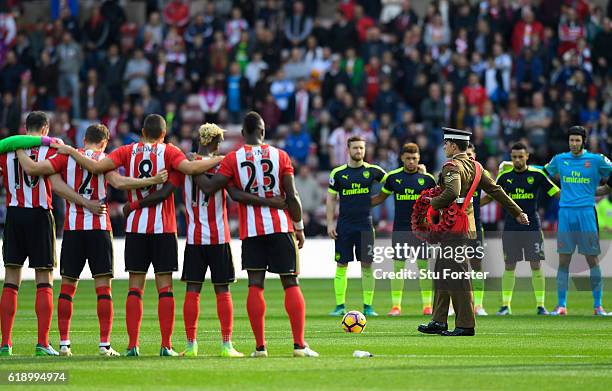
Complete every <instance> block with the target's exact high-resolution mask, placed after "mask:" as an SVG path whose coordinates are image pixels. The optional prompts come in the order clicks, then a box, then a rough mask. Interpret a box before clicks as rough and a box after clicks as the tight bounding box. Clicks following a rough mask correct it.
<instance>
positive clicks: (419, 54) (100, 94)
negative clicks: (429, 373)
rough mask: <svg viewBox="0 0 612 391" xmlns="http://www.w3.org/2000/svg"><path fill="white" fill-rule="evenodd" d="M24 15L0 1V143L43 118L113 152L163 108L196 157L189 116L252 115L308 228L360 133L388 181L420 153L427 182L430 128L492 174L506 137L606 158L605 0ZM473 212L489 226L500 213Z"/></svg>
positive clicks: (609, 88)
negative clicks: (462, 140) (29, 19)
mask: <svg viewBox="0 0 612 391" xmlns="http://www.w3.org/2000/svg"><path fill="white" fill-rule="evenodd" d="M25 3H27V1H23V0H22V1H19V0H13V1H10V0H9V1H3V2H0V7H2V8H3V9H0V12H1V13H0V91H1V93H2V99H1V102H0V137H5V136H8V135H11V134H15V133H17V132H20V131H21V130H22V129H21V126H22V117H23V113H26V112H28V111H30V110H45V111H48V112H50V113H52V114H53V120H52V127H51V132H52V134H53V135H54V136H57V137H62V138H64V139H65V141H67V142H69V143H72V144H74V145H80V143H81V141H82V136H83V133H84V130H85V129H86V127H87V126H88V125H89V124H91V123H93V122H103V123H104V124H106V125H107V126H108V128H109V129H110V131H111V134H112V141H111V143H110V148H116V147H117V146H119V145H122V144H126V143H130V142H133V141H136V140H138V137H139V132H140V128H141V124H142V119H143V118H144V116H146V115H147V114H149V113H160V114H162V115H163V116H164V117H165V118H166V121H167V123H168V130H169V132H168V141H169V142H173V143H175V144H176V145H178V146H180V147H181V148H182V149H183V150H185V151H193V150H195V149H196V148H197V134H196V132H195V130H196V129H197V125H198V122H201V121H208V122H216V123H219V124H220V125H221V126H226V127H231V126H232V125H237V124H239V123H240V121H241V117H242V115H243V114H244V113H245V112H246V111H247V110H251V109H254V110H257V111H258V112H260V113H261V115H262V116H263V118H264V120H265V122H266V125H267V132H268V136H267V137H268V138H269V139H270V140H272V142H274V143H276V144H279V145H281V146H282V147H284V148H285V149H286V150H287V152H288V153H289V154H290V155H291V157H292V158H293V159H294V160H295V161H296V164H297V165H298V166H300V170H301V172H300V173H299V174H298V187H302V188H303V194H308V196H303V199H304V204H305V209H306V211H307V212H308V215H309V216H311V217H313V220H315V221H314V222H313V224H312V225H311V229H312V231H311V232H313V233H318V232H320V231H321V229H320V228H321V227H320V226H319V225H318V223H316V216H317V213H318V212H317V211H319V210H320V207H321V204H322V201H321V199H322V198H321V197H322V195H321V194H320V193H319V194H315V193H316V191H317V189H319V190H322V189H320V186H318V187H317V189H315V190H312V189H311V187H312V185H313V183H321V181H320V180H318V179H317V178H320V177H321V176H320V175H318V174H317V173H321V172H325V171H329V170H330V168H332V167H333V166H336V165H339V164H343V163H345V162H346V160H347V151H346V140H347V139H348V138H349V137H351V136H354V135H360V136H363V137H365V138H366V140H367V141H368V150H367V156H368V157H367V159H368V160H369V161H372V162H376V163H377V164H379V165H381V166H382V167H383V168H385V169H391V168H394V167H396V166H397V165H398V156H397V151H398V150H399V147H400V146H401V145H402V144H403V143H404V142H408V141H412V142H416V143H417V144H418V145H419V146H420V149H421V159H422V163H424V164H425V165H427V167H428V168H429V170H430V171H431V172H435V171H436V170H437V169H438V168H439V167H440V165H441V163H442V161H443V156H442V155H441V150H440V145H441V140H442V132H441V129H440V127H441V126H451V127H455V128H461V129H471V130H472V131H473V134H474V136H473V142H474V144H475V146H476V152H477V155H478V160H480V161H481V162H483V164H485V166H486V168H488V169H489V170H491V171H492V172H493V173H495V171H496V170H497V165H498V163H499V162H500V161H501V160H503V159H507V158H508V155H509V148H510V146H511V145H512V143H513V142H516V141H524V142H525V143H527V144H528V145H529V147H530V149H531V151H532V154H531V160H530V162H531V163H534V164H543V163H545V162H546V161H547V160H548V159H549V158H550V157H551V156H552V155H553V154H555V153H559V152H563V151H566V150H567V137H566V131H567V129H568V128H569V127H570V126H572V125H574V124H582V125H584V126H586V127H587V128H588V129H589V132H590V133H589V141H588V148H589V149H590V150H591V151H594V152H601V153H604V154H607V155H609V154H610V151H611V149H612V124H611V123H610V119H609V116H610V115H611V114H612V66H611V64H612V50H611V48H612V22H611V20H610V18H611V16H612V15H611V14H612V5H611V3H612V1H609V2H608V4H607V7H603V8H602V7H601V6H597V5H596V4H595V2H594V1H589V0H516V1H509V0H483V1H469V0H432V1H429V2H427V6H426V9H425V10H424V12H419V13H417V12H416V11H415V10H414V9H413V4H411V1H410V0H367V1H366V0H343V1H331V0H327V1H316V0H303V1H288V0H285V1H280V0H259V1H250V0H242V1H241V0H234V1H231V0H225V1H207V2H198V1H193V2H189V1H183V0H169V1H162V0H160V1H157V0H153V1H151V0H148V1H143V2H142V3H143V4H144V5H145V7H142V8H141V9H142V10H143V12H146V15H145V19H146V22H145V23H144V24H142V25H138V24H136V23H134V22H133V21H132V20H134V19H135V18H134V17H133V16H134V15H129V14H128V13H127V12H126V8H125V7H124V5H125V4H124V3H125V2H122V1H116V0H106V1H99V2H97V1H96V2H89V3H87V4H89V5H90V6H89V7H84V6H83V4H81V3H82V2H78V1H59V0H53V1H51V2H50V3H51V9H50V10H49V13H48V15H50V19H49V20H46V19H45V20H42V19H41V20H39V21H37V22H36V23H26V22H24V21H22V19H24V18H23V13H22V12H23V9H24V7H25V5H26V4H25ZM196 3H197V4H196ZM196 5H198V7H196ZM194 8H197V10H195V9H194ZM144 10H146V11H144ZM194 106H195V107H194ZM194 109H195V111H196V115H194ZM300 184H303V186H301V185H300ZM300 190H302V189H300ZM313 192H315V193H313ZM115 197H118V198H117V199H118V200H121V194H116V195H115ZM387 209H389V208H387ZM549 215H550V216H551V221H553V220H554V218H553V217H552V216H554V213H549ZM375 217H376V218H377V220H379V221H382V222H383V224H384V222H385V221H388V220H389V219H390V218H392V216H390V213H389V210H385V208H384V207H382V208H381V209H380V210H377V212H376V213H375ZM483 218H484V219H491V221H490V222H492V223H493V224H494V223H495V222H496V221H498V220H499V218H500V211H499V210H498V208H497V207H496V206H495V204H494V203H493V204H491V206H490V207H489V208H488V209H487V210H485V211H483Z"/></svg>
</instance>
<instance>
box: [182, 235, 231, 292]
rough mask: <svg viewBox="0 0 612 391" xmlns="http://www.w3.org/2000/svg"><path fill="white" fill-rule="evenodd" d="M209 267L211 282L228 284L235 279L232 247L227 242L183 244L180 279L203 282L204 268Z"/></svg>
mask: <svg viewBox="0 0 612 391" xmlns="http://www.w3.org/2000/svg"><path fill="white" fill-rule="evenodd" d="M208 268H210V280H211V281H212V283H213V284H229V283H230V282H234V281H236V273H235V272H234V261H233V258H232V249H231V247H230V245H229V243H225V244H207V245H194V244H187V245H186V246H185V259H184V261H183V275H182V276H181V280H182V281H186V282H198V283H201V282H204V276H205V275H206V270H207V269H208Z"/></svg>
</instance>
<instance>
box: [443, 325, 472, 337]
mask: <svg viewBox="0 0 612 391" xmlns="http://www.w3.org/2000/svg"><path fill="white" fill-rule="evenodd" d="M475 334H476V333H475V332H474V329H473V328H470V329H467V328H466V329H462V328H461V327H455V329H454V330H453V331H443V332H441V333H440V335H441V336H443V337H472V336H474V335H475Z"/></svg>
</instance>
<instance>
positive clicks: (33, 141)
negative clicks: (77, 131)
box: [0, 135, 54, 153]
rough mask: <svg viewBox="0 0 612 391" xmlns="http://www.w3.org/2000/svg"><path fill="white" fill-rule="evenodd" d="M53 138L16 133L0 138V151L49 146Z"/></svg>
mask: <svg viewBox="0 0 612 391" xmlns="http://www.w3.org/2000/svg"><path fill="white" fill-rule="evenodd" d="M52 141H54V140H53V138H51V137H47V136H28V135H16V136H10V137H7V138H5V139H2V140H0V153H6V152H12V151H16V150H18V149H27V148H34V147H40V146H41V145H44V146H49V145H51V142H52Z"/></svg>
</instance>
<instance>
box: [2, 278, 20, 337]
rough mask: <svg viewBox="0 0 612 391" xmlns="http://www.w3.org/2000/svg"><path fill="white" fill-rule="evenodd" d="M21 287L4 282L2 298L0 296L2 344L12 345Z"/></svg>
mask: <svg viewBox="0 0 612 391" xmlns="http://www.w3.org/2000/svg"><path fill="white" fill-rule="evenodd" d="M18 291H19V287H18V286H17V285H13V284H7V283H4V289H2V298H0V319H2V346H5V345H8V346H12V345H13V342H12V341H11V333H12V332H13V322H14V321H15V313H16V312H17V293H18Z"/></svg>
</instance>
